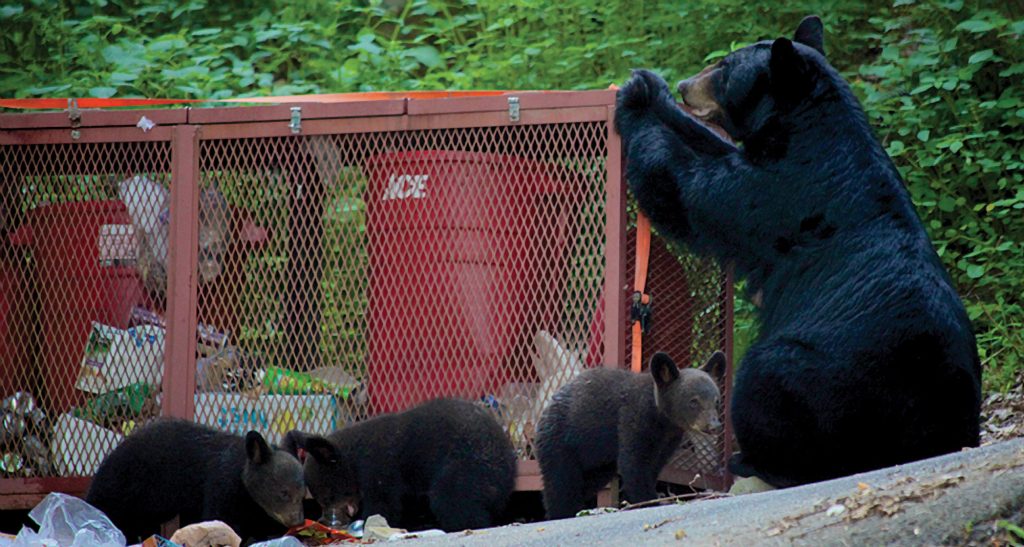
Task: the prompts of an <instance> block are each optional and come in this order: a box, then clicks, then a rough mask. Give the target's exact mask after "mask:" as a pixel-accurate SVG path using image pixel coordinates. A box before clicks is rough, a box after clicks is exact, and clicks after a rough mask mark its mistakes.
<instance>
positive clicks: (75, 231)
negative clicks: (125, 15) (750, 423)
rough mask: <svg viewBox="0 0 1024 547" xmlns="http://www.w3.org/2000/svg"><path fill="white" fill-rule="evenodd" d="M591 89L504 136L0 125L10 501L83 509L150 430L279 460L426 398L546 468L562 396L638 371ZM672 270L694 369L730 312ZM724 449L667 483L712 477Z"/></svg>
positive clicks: (237, 117) (618, 204) (611, 166)
mask: <svg viewBox="0 0 1024 547" xmlns="http://www.w3.org/2000/svg"><path fill="white" fill-rule="evenodd" d="M589 93H591V95H587V94H585V93H584V94H576V95H564V96H556V95H551V96H549V95H544V94H538V97H539V98H531V97H529V96H527V97H524V98H523V108H524V110H523V117H522V121H521V122H517V123H510V122H509V120H508V119H507V118H506V117H505V114H504V112H500V111H498V110H497V109H496V108H490V107H488V108H480V105H481V104H484V103H481V102H479V101H478V102H473V101H472V100H468V102H466V103H465V104H466V105H468V106H466V107H465V108H463V107H461V106H454V107H453V106H452V105H462V104H463V103H462V102H460V101H459V100H452V101H450V102H443V101H442V102H435V103H431V102H429V101H427V102H423V103H421V104H419V105H413V104H412V103H408V104H407V103H401V104H397V105H396V104H392V103H391V102H389V103H387V104H372V105H371V104H364V105H356V106H351V107H349V106H346V108H348V110H346V111H345V114H344V115H336V113H337V112H339V111H335V110H329V109H326V107H325V110H323V112H322V113H321V114H319V118H320V119H310V120H302V121H301V124H300V125H296V120H295V117H294V114H295V111H294V110H293V111H292V118H291V123H290V124H288V125H284V122H285V120H287V119H288V118H287V117H286V116H282V115H280V111H277V110H273V109H272V108H271V107H267V109H263V108H250V109H201V110H194V111H189V112H188V113H183V114H181V115H177V114H176V116H177V117H176V118H174V119H175V120H178V121H174V122H169V121H166V120H167V119H168V116H170V114H166V115H164V117H163V118H161V117H160V116H159V115H158V114H159V113H148V112H146V113H143V114H145V115H149V116H151V117H153V118H154V119H158V120H165V121H163V125H162V126H160V127H157V128H156V129H154V130H152V131H150V132H148V133H146V134H145V135H141V134H137V133H129V132H128V131H129V130H126V129H123V128H121V129H119V128H117V127H111V128H107V127H104V124H103V122H101V121H96V120H94V121H93V123H92V126H89V125H88V124H87V125H86V127H83V128H81V130H80V131H79V130H77V129H76V130H74V131H72V133H71V136H70V138H69V136H68V133H67V131H65V130H62V129H53V127H55V126H56V127H60V124H59V123H55V122H54V123H51V122H49V121H47V120H48V119H47V120H43V121H44V122H45V123H41V122H39V123H37V121H34V120H37V118H36V117H34V115H29V116H27V118H28V119H29V122H27V123H26V124H24V127H19V128H17V131H9V130H7V129H0V173H2V177H3V180H2V183H3V194H2V202H0V205H2V209H0V213H2V214H0V231H2V234H0V235H2V238H0V246H2V248H3V253H2V254H0V259H2V262H0V366H2V367H3V374H2V375H0V398H2V399H3V407H2V409H0V412H2V413H3V415H2V416H0V418H2V425H3V429H2V430H0V444H2V447H0V448H2V450H3V467H2V469H0V475H2V478H0V505H4V506H14V505H18V504H20V505H22V506H25V505H29V506H30V505H31V503H33V502H30V501H29V500H30V498H32V496H36V499H37V498H38V496H39V494H41V493H43V492H45V491H49V490H54V489H56V490H65V491H78V492H79V493H81V492H80V491H81V490H82V489H84V485H85V484H86V483H84V482H81V481H79V482H75V480H76V479H74V478H73V477H87V476H89V475H90V474H91V473H92V472H93V471H94V470H95V467H96V465H97V464H98V462H99V461H100V460H101V459H102V457H103V456H104V455H105V454H106V453H108V452H109V450H111V449H112V447H113V446H115V445H116V443H117V442H119V440H120V439H121V438H123V436H124V435H125V434H127V433H130V431H131V429H132V428H133V427H137V426H138V425H139V424H141V423H144V422H145V421H146V420H148V419H151V418H152V417H154V416H157V415H159V414H164V415H174V416H182V417H186V418H192V419H194V420H195V421H197V422H201V423H205V424H208V425H210V426H213V427H216V428H219V429H222V430H225V431H231V432H237V433H242V432H245V431H248V430H250V429H255V430H257V431H260V432H261V433H263V434H264V435H265V436H266V437H267V438H268V440H270V441H271V442H279V441H280V440H281V439H282V437H283V435H284V434H285V433H286V432H287V431H289V430H291V429H301V430H304V431H307V432H317V433H326V432H329V431H331V430H333V429H336V428H340V427H344V426H345V425H346V424H348V423H351V422H354V421H357V420H361V419H365V418H366V417H368V416H373V415H376V414H380V413H384V412H394V411H399V410H403V409H405V408H408V407H409V406H411V405H414V404H416V403H418V402H421V401H424V400H426V399H429V398H432V397H439V396H454V397H462V398H468V399H471V400H474V401H478V402H479V404H481V405H485V406H486V407H488V408H490V409H492V410H493V412H494V413H495V416H496V417H497V418H498V420H499V422H500V423H501V424H502V425H503V427H504V428H505V429H506V431H507V432H508V434H509V436H510V438H511V439H512V441H513V444H514V446H515V448H516V451H517V453H518V454H519V456H520V458H521V460H522V463H521V465H520V474H521V477H522V476H525V475H530V474H532V475H533V476H536V475H537V469H536V465H535V463H531V460H532V458H533V448H532V442H533V432H534V427H535V424H536V422H537V420H538V419H539V417H540V414H541V411H542V410H543V407H544V405H545V404H546V403H547V401H549V400H550V398H551V396H552V395H553V394H554V392H555V391H556V390H557V389H558V388H560V387H561V386H562V385H564V384H565V383H566V382H567V381H569V380H570V379H571V378H572V377H573V376H574V375H575V374H576V373H578V372H579V371H580V370H581V369H582V368H584V367H588V366H623V364H624V363H627V362H628V357H629V355H628V349H627V348H626V347H624V343H627V342H628V337H625V336H626V334H625V333H626V332H628V328H629V325H628V324H626V323H625V320H626V317H625V310H626V309H627V308H628V306H626V305H625V301H626V299H627V298H628V297H629V290H628V287H630V286H631V276H629V275H624V272H626V271H632V256H633V250H632V247H631V245H632V239H633V237H632V232H630V233H629V236H628V237H626V238H623V234H625V233H626V227H625V223H626V222H627V221H628V215H626V214H625V213H626V211H625V207H624V206H623V200H622V197H623V196H624V193H623V191H622V189H621V172H620V167H621V162H620V161H619V158H617V155H618V153H619V147H618V142H617V136H615V134H614V132H613V131H611V128H610V120H611V118H612V107H613V104H612V103H613V96H614V94H613V93H609V92H589ZM578 97H582V98H583V99H585V100H584V104H577V103H578V101H576V98H578ZM595 97H596V98H595ZM488 100H492V99H488ZM493 100H494V101H504V98H501V97H499V98H497V99H493ZM531 100H533V101H534V102H535V103H536V104H537V106H536V107H533V109H531V107H530V104H531V103H530V101H531ZM487 104H488V105H489V104H491V103H487ZM496 104H501V103H500V102H499V103H496ZM485 106H486V105H485ZM414 107H415V108H418V112H420V114H418V115H416V116H413V115H412V114H413V110H414V109H415V108H414ZM306 108H308V109H310V110H312V111H313V112H316V110H315V109H312V108H311V107H306ZM431 109H433V110H431ZM474 109H478V110H474ZM165 112H166V111H165ZM268 112H269V114H268ZM118 114H124V113H118ZM23 116H24V115H23ZM38 116H47V115H46V114H41V115H38ZM51 116H52V115H51ZM137 116H138V114H132V117H137ZM125 118H127V116H125V115H121V116H120V117H119V118H117V120H118V121H117V124H112V125H120V126H123V125H125V124H124V119H125ZM38 119H41V118H38ZM4 121H5V120H0V128H3V127H9V126H10V124H9V123H8V125H7V126H5V125H4V123H3V122H4ZM129 123H130V124H134V120H131V121H130V122H129ZM33 124H35V125H33ZM299 127H301V129H300V128H299ZM143 132H144V133H145V131H143ZM44 143H49V144H44ZM172 180H173V184H172ZM627 243H628V245H630V247H628V248H627ZM677 255H678V254H677V253H675V252H674V250H670V249H667V248H666V247H665V246H664V245H663V244H661V243H660V242H659V241H658V240H655V245H654V251H653V252H652V263H651V267H650V270H651V277H650V282H649V287H650V292H651V293H652V294H653V295H654V298H655V312H654V322H653V326H652V329H653V330H652V331H651V332H650V334H649V335H648V337H647V338H646V342H645V346H644V347H645V352H647V351H654V350H665V351H668V352H669V353H670V354H671V355H672V356H673V358H674V359H676V361H677V362H678V363H680V365H683V364H698V363H700V362H702V361H703V360H704V359H706V358H707V357H708V356H709V355H710V354H711V352H712V351H714V350H715V349H721V348H723V347H725V346H727V345H728V343H729V338H728V329H729V328H731V324H730V320H731V317H730V316H729V313H730V310H731V308H730V307H729V305H730V302H729V299H730V298H731V294H728V293H727V292H726V291H727V287H728V283H727V281H726V276H725V275H724V274H723V273H722V272H721V271H720V270H718V269H716V268H714V267H713V266H711V265H709V264H707V263H705V262H702V261H697V260H695V259H692V258H688V257H683V258H677ZM616 257H618V258H616ZM619 259H621V260H619ZM623 268H626V269H623ZM611 290H614V291H616V295H617V300H612V299H608V298H606V295H607V294H608V293H609V291H611ZM618 297H621V299H618ZM619 300H621V301H619ZM606 317H616V318H617V319H616V320H615V323H616V324H617V325H621V330H620V329H619V328H618V327H616V328H608V327H607V322H606V319H605V318H606ZM609 337H610V338H609ZM726 437H727V436H726V435H722V436H720V438H717V439H711V440H710V441H708V440H704V441H702V444H699V446H697V445H694V444H693V443H690V444H686V445H684V446H683V447H681V448H680V451H679V453H678V454H677V455H676V457H675V459H674V462H673V468H674V469H677V470H680V471H681V472H682V473H683V474H681V475H680V474H676V475H672V474H671V473H669V477H668V478H671V479H672V480H676V481H677V482H678V481H683V482H687V481H690V480H691V479H692V477H693V475H694V473H701V474H702V475H705V476H712V477H714V476H718V477H719V478H720V477H721V472H722V465H721V464H722V454H724V452H725V450H726V448H727V447H726V446H725V445H724V443H723V439H724V438H726ZM28 477H36V478H39V477H42V478H46V479H47V480H44V481H35V482H33V481H30V480H28V479H27V478H28ZM53 477H64V478H60V479H57V480H54V479H52V478H53ZM67 477H72V478H67ZM709 484H711V483H709ZM519 486H520V487H521V488H536V487H538V486H539V482H538V481H536V480H534V481H533V482H531V481H529V480H528V481H525V482H524V481H520V482H519ZM11 500H14V501H11Z"/></svg>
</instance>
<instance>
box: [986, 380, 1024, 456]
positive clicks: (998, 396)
mask: <svg viewBox="0 0 1024 547" xmlns="http://www.w3.org/2000/svg"><path fill="white" fill-rule="evenodd" d="M1017 437H1024V372H1022V373H1020V374H1018V375H1017V381H1016V382H1014V388H1013V389H1011V390H1010V391H1009V392H1007V393H1005V394H1003V393H991V394H989V395H987V396H986V397H985V399H984V400H983V401H982V405H981V445H982V446H986V445H989V444H992V443H995V442H999V441H1006V440H1009V439H1015V438H1017Z"/></svg>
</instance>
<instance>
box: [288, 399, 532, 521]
mask: <svg viewBox="0 0 1024 547" xmlns="http://www.w3.org/2000/svg"><path fill="white" fill-rule="evenodd" d="M284 444H285V448H286V449H289V450H291V451H293V453H294V452H297V451H298V450H299V449H302V450H304V451H305V452H306V463H305V473H306V484H307V485H308V486H309V492H310V493H311V494H312V495H313V498H314V499H316V501H317V502H318V503H319V504H320V506H321V507H322V508H323V512H324V515H325V516H328V517H329V516H332V515H333V516H335V517H338V518H339V519H340V518H345V517H355V516H357V515H361V516H362V518H365V517H368V516H371V515H374V514H379V515H382V516H383V517H384V518H386V519H387V521H388V524H390V525H392V526H399V527H402V528H416V527H420V524H421V522H422V521H420V520H417V519H419V518H420V517H421V515H418V514H413V509H414V508H418V506H419V503H418V502H419V501H420V500H422V499H423V498H424V497H425V498H426V500H427V504H428V505H429V512H430V513H431V514H432V515H431V516H432V517H433V519H432V521H433V522H432V523H434V524H436V525H437V526H439V527H440V528H442V529H444V530H446V531H457V530H465V529H469V528H484V527H487V526H490V525H492V524H494V523H495V521H496V520H497V519H498V518H500V517H501V515H502V514H503V513H504V510H505V505H506V503H507V502H508V498H509V496H510V495H511V494H512V489H513V488H514V487H515V477H516V455H515V450H514V448H513V447H512V442H511V441H509V438H508V435H506V434H505V432H504V431H503V430H502V429H501V426H499V425H498V422H497V421H496V420H495V419H494V416H493V415H492V414H491V413H490V412H488V411H487V410H486V409H485V408H483V407H482V406H481V405H478V404H475V403H471V402H469V401H463V400H460V399H433V400H430V401H427V402H425V403H423V404H420V405H418V406H416V407H413V408H411V409H409V410H406V411H405V412H399V413H395V414H384V415H381V416H377V417H375V418H371V419H369V420H366V421H364V422H359V423H357V424H354V425H350V426H346V427H345V428H344V429H339V430H338V431H335V432H333V433H331V434H330V435H328V436H327V437H321V436H319V435H307V434H304V433H301V432H298V431H292V432H289V434H288V435H287V437H286V439H285V443H284Z"/></svg>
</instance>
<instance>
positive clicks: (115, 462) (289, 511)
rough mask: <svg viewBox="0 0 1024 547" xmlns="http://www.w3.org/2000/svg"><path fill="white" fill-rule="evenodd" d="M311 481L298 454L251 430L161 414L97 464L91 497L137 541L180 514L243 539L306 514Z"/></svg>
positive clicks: (277, 529) (274, 533)
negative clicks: (214, 523) (237, 431)
mask: <svg viewBox="0 0 1024 547" xmlns="http://www.w3.org/2000/svg"><path fill="white" fill-rule="evenodd" d="M305 495H306V486H305V483H304V482H303V480H302V465H301V464H299V461H298V460H297V459H295V457H294V456H292V455H291V454H288V453H287V452H285V451H283V450H277V449H275V448H272V447H271V446H270V445H268V444H267V442H266V440H265V439H264V438H263V436H262V435H260V434H259V433H257V432H255V431H250V432H249V433H248V434H247V435H246V436H245V438H244V439H243V438H242V437H240V436H237V435H232V434H230V433H224V432H222V431H217V430H215V429H211V428H209V427H206V426H202V425H198V424H195V423H192V422H188V421H184V420H177V419H163V420H159V421H156V422H153V423H151V424H148V425H146V426H144V427H142V428H140V429H139V430H138V431H136V432H134V433H132V434H131V435H129V436H128V438H126V439H125V440H124V441H123V442H122V443H121V444H120V445H118V447H117V448H115V449H114V451H113V452H111V453H110V454H109V455H107V457H106V458H105V459H104V460H103V463H101V464H100V466H99V469H97V470H96V475H95V476H94V477H93V479H92V484H91V486H90V487H89V493H88V495H87V496H86V501H88V502H89V503H90V504H92V505H93V506H94V507H96V508H97V509H99V510H101V511H103V512H104V513H106V515H107V516H108V517H110V520H111V521H113V523H114V525H115V526H117V527H118V528H119V529H120V530H121V531H122V532H124V535H125V538H126V539H127V540H128V543H129V544H131V543H135V542H138V541H141V540H142V539H145V538H148V537H149V536H150V535H152V534H156V533H159V532H160V525H161V524H163V523H164V522H167V521H169V520H171V519H172V518H174V517H175V516H178V517H179V520H178V524H179V525H180V526H186V525H188V524H193V523H196V522H203V521H206V520H220V521H223V522H224V523H225V524H227V525H228V526H230V527H231V528H232V529H233V530H234V531H235V532H236V533H237V534H238V535H239V536H241V537H242V539H243V540H248V541H253V540H263V539H268V538H274V537H279V536H281V535H283V534H284V533H285V532H286V531H287V529H288V528H289V527H291V526H297V525H299V524H302V523H303V522H305V520H304V518H303V512H302V500H303V498H304V497H305Z"/></svg>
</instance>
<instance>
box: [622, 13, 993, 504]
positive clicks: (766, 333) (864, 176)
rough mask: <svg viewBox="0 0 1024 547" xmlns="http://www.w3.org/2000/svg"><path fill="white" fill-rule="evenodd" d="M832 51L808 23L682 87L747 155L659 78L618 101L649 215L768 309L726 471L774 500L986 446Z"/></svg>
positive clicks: (938, 267)
mask: <svg viewBox="0 0 1024 547" xmlns="http://www.w3.org/2000/svg"><path fill="white" fill-rule="evenodd" d="M823 34H824V33H823V30H822V25H821V20H820V19H818V18H817V17H808V18H806V19H804V21H803V22H801V24H800V26H799V28H798V29H797V31H796V34H795V36H794V39H793V40H789V39H786V38H778V39H776V40H768V41H762V42H758V43H756V44H753V45H750V46H748V47H745V48H743V49H740V50H737V51H735V52H733V53H731V54H730V55H728V56H727V57H725V58H724V59H723V60H722V61H720V62H719V63H717V64H715V65H712V66H710V67H708V68H706V69H705V70H704V71H702V72H701V73H700V74H698V75H696V76H694V77H693V78H690V79H688V80H684V81H683V82H681V83H680V84H679V91H680V93H681V94H682V97H683V100H684V102H685V103H686V104H687V105H688V106H689V107H690V108H691V109H692V110H693V111H694V113H695V115H697V116H699V117H701V118H704V119H706V120H710V121H712V122H715V123H717V124H718V125H720V126H721V127H722V128H723V129H724V130H725V131H726V132H727V133H728V134H729V136H731V137H732V138H733V139H734V140H736V141H740V142H742V147H739V148H737V147H736V146H733V145H732V144H730V143H729V142H727V141H725V140H723V139H722V138H719V137H718V135H717V134H716V133H714V132H713V131H711V130H710V129H708V128H707V127H706V126H705V125H703V124H702V123H700V122H698V121H697V120H696V118H695V117H693V116H691V115H689V114H687V113H686V112H684V111H683V110H682V109H680V108H679V107H678V105H677V104H676V102H675V100H674V99H673V97H672V93H671V91H670V90H669V87H668V85H667V84H666V83H665V82H664V80H662V79H661V78H660V77H658V76H657V75H655V74H653V73H651V72H648V71H637V72H635V73H634V75H633V77H632V79H631V80H630V81H629V83H627V84H626V85H625V86H624V87H623V88H622V89H621V90H620V91H619V94H618V99H617V109H616V126H617V128H618V130H619V132H620V134H621V136H622V139H623V142H624V148H625V150H626V153H627V158H628V168H627V177H628V180H629V187H630V189H631V190H632V192H633V194H634V195H635V196H636V198H637V201H638V203H639V206H640V208H641V209H642V210H643V211H644V212H645V213H647V215H648V216H649V217H650V219H651V221H652V223H653V224H654V225H655V227H656V228H657V229H658V230H659V231H660V232H661V233H662V234H665V235H668V236H669V237H671V238H673V239H675V240H677V241H680V242H682V243H684V244H686V245H688V246H689V247H690V248H691V249H693V250H694V251H696V252H698V253H701V254H705V255H711V256H715V257H717V258H718V259H720V260H721V261H723V262H726V263H731V264H733V265H735V268H736V271H737V272H738V273H739V274H740V275H742V276H743V277H745V278H746V280H747V285H748V288H749V290H750V291H751V294H753V295H758V296H759V300H760V301H761V308H760V311H759V319H760V334H759V338H758V339H757V341H756V342H755V344H754V345H752V346H751V348H750V349H749V350H748V351H747V353H746V355H745V356H744V357H743V359H742V362H741V363H740V366H739V368H738V373H737V375H736V383H735V389H734V391H733V394H732V408H731V416H732V420H733V424H734V429H735V432H736V438H737V440H738V443H739V446H740V449H741V452H740V453H738V454H736V455H734V456H733V458H732V460H731V461H730V469H731V470H732V471H733V472H734V473H736V474H739V475H744V476H749V475H757V476H758V477H760V478H762V479H763V480H765V481H767V482H768V483H770V484H773V485H775V486H777V487H785V486H791V485H796V484H802V483H807V482H812V481H819V480H824V479H829V478H833V477H837V476H842V475H848V474H852V473H856V472H860V471H866V470H870V469H876V468H881V467H885V466H889V465H894V464H899V463H903V462H909V461H913V460H918V459H922V458H927V457H931V456H936V455H939V454H944V453H948V452H954V451H957V450H960V449H961V448H963V447H968V446H977V445H978V434H979V412H980V400H981V392H980V390H981V369H980V364H979V360H978V354H977V349H976V346H975V340H974V334H973V332H972V330H971V325H970V322H969V320H968V317H967V314H966V313H965V311H964V307H963V304H962V302H961V301H960V298H959V296H958V294H957V292H956V290H955V288H954V287H953V283H952V281H951V280H950V278H949V275H948V274H947V272H946V270H945V268H944V267H943V265H942V262H941V261H940V260H939V257H938V255H937V254H936V252H935V250H934V249H933V248H932V245H931V242H930V241H929V239H928V235H927V233H926V232H925V230H924V227H923V225H922V223H921V221H920V219H919V218H918V216H917V214H916V212H915V210H914V206H913V204H912V203H911V200H910V196H909V194H908V193H907V191H906V189H905V188H904V185H903V181H902V180H901V178H900V175H899V173H898V171H897V170H896V168H895V166H894V165H893V163H892V162H891V160H890V159H889V157H888V156H887V155H886V153H885V151H884V150H883V148H882V146H881V145H880V144H879V142H878V140H877V139H876V138H875V136H874V134H873V133H872V131H871V128H870V127H869V125H868V123H867V120H866V118H865V116H864V113H863V111H862V110H861V108H860V105H859V104H858V102H857V100H856V98H855V97H854V95H853V93H852V92H851V90H850V88H849V86H848V85H847V84H846V82H845V81H844V80H843V79H842V77H841V76H840V75H839V74H838V73H837V72H836V70H835V69H834V68H832V67H831V66H830V65H829V63H828V61H827V60H826V59H825V56H824V43H823Z"/></svg>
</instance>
